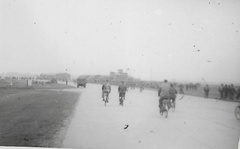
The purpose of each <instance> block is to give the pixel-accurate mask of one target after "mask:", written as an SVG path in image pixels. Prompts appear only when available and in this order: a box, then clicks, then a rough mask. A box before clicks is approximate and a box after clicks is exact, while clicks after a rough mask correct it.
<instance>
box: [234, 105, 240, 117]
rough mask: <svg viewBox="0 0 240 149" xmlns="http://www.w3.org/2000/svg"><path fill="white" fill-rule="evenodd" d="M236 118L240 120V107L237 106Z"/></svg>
mask: <svg viewBox="0 0 240 149" xmlns="http://www.w3.org/2000/svg"><path fill="white" fill-rule="evenodd" d="M235 117H236V119H237V120H240V106H237V107H236V109H235Z"/></svg>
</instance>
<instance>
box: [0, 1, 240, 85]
mask: <svg viewBox="0 0 240 149" xmlns="http://www.w3.org/2000/svg"><path fill="white" fill-rule="evenodd" d="M239 14H240V1H239V0H181V1H180V0H171V1H170V0H165V1H163V0H92V1H87V0H0V73H4V72H20V73H37V74H40V73H58V72H68V73H70V74H75V75H83V74H92V75H94V74H101V75H108V74H109V72H110V71H117V69H123V70H125V71H126V72H128V73H130V72H131V75H133V76H135V77H138V78H141V79H143V80H160V81H162V80H163V79H168V80H170V81H172V80H176V81H181V80H186V81H200V82H201V81H203V80H205V81H207V82H217V83H222V82H229V83H239V82H240V67H239V64H240V15H239ZM127 68H130V70H131V71H130V70H129V71H128V70H126V69H127Z"/></svg>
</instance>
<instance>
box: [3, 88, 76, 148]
mask: <svg viewBox="0 0 240 149" xmlns="http://www.w3.org/2000/svg"><path fill="white" fill-rule="evenodd" d="M49 88H54V87H50V86H49ZM55 88H57V87H56V86H55ZM60 88H62V86H61V85H60ZM78 99H79V93H75V92H65V91H50V90H36V89H18V88H7V89H5V88H0V146H31V147H61V143H62V140H63V138H62V137H64V134H63V133H64V130H65V129H66V127H67V126H68V123H69V119H71V115H72V114H73V112H74V107H75V105H76V103H77V102H78Z"/></svg>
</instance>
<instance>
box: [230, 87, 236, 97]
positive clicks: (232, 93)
mask: <svg viewBox="0 0 240 149" xmlns="http://www.w3.org/2000/svg"><path fill="white" fill-rule="evenodd" d="M229 92H230V100H233V99H234V95H235V93H236V90H235V87H234V86H233V84H231V86H230V91H229Z"/></svg>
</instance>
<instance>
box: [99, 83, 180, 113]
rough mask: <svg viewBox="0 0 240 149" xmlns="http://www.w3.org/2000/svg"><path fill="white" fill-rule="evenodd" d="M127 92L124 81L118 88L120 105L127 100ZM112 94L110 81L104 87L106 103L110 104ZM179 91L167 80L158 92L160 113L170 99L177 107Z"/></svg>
mask: <svg viewBox="0 0 240 149" xmlns="http://www.w3.org/2000/svg"><path fill="white" fill-rule="evenodd" d="M126 92H127V86H126V85H125V84H124V81H122V82H121V85H119V87H118V93H119V104H122V102H123V101H122V100H121V99H122V98H123V99H125V94H126ZM110 93H111V85H110V83H109V81H108V80H106V82H105V83H104V84H103V85H102V98H103V101H104V95H105V94H106V97H107V98H106V102H109V101H108V100H109V94H110ZM176 94H177V90H176V89H175V88H174V86H173V84H170V83H168V81H167V80H164V82H163V83H162V84H161V85H160V86H159V90H158V97H159V108H160V113H161V112H162V110H163V108H162V106H163V100H164V99H169V100H172V101H173V103H174V106H175V105H176V103H175V99H176Z"/></svg>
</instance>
